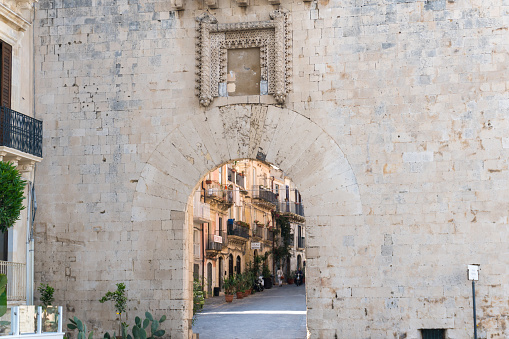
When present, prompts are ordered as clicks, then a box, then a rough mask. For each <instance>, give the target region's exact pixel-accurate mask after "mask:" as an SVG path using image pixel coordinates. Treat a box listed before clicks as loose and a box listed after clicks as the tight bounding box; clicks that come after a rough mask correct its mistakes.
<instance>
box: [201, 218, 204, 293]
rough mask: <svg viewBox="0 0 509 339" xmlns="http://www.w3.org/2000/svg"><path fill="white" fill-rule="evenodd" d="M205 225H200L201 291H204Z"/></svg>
mask: <svg viewBox="0 0 509 339" xmlns="http://www.w3.org/2000/svg"><path fill="white" fill-rule="evenodd" d="M204 238H205V224H204V223H202V224H201V243H202V253H201V258H202V259H201V260H202V263H201V289H202V290H204V289H205V239H204Z"/></svg>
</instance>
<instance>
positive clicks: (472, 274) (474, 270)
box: [468, 264, 481, 280]
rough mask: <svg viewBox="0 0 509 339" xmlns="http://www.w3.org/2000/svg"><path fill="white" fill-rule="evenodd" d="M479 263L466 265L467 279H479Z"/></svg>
mask: <svg viewBox="0 0 509 339" xmlns="http://www.w3.org/2000/svg"><path fill="white" fill-rule="evenodd" d="M480 266H481V265H479V264H472V265H468V280H479V270H480Z"/></svg>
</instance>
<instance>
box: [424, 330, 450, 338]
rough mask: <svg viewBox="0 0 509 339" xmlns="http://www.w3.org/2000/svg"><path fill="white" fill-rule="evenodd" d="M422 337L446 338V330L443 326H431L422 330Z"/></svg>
mask: <svg viewBox="0 0 509 339" xmlns="http://www.w3.org/2000/svg"><path fill="white" fill-rule="evenodd" d="M421 335H422V339H445V330H444V329H441V328H431V329H422V330H421Z"/></svg>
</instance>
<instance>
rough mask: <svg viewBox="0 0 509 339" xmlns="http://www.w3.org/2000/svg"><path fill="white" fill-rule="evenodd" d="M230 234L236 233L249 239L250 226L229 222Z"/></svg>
mask: <svg viewBox="0 0 509 339" xmlns="http://www.w3.org/2000/svg"><path fill="white" fill-rule="evenodd" d="M228 235H235V236H237V237H242V238H245V239H249V228H248V227H244V226H240V225H239V224H237V223H235V222H234V223H228Z"/></svg>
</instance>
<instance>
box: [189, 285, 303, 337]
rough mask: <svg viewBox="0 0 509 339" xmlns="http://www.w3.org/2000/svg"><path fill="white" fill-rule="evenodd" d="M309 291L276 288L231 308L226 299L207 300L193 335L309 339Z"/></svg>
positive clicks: (288, 286) (234, 302)
mask: <svg viewBox="0 0 509 339" xmlns="http://www.w3.org/2000/svg"><path fill="white" fill-rule="evenodd" d="M305 293H306V292H305V287H304V285H302V286H299V287H297V286H295V285H284V286H283V287H280V288H279V287H277V286H275V287H273V288H271V289H269V290H267V289H266V290H264V291H263V292H261V293H256V294H253V295H250V296H249V297H247V298H244V299H241V300H238V299H234V300H233V303H231V304H227V303H226V302H225V301H224V296H221V297H215V298H210V299H207V300H206V302H205V307H204V308H203V311H202V312H201V313H199V314H198V316H197V319H196V322H195V325H194V326H193V332H194V333H199V335H200V339H215V338H223V339H224V338H226V339H241V338H242V339H245V338H251V339H255V338H278V339H285V338H287V339H303V338H306V294H305Z"/></svg>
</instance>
